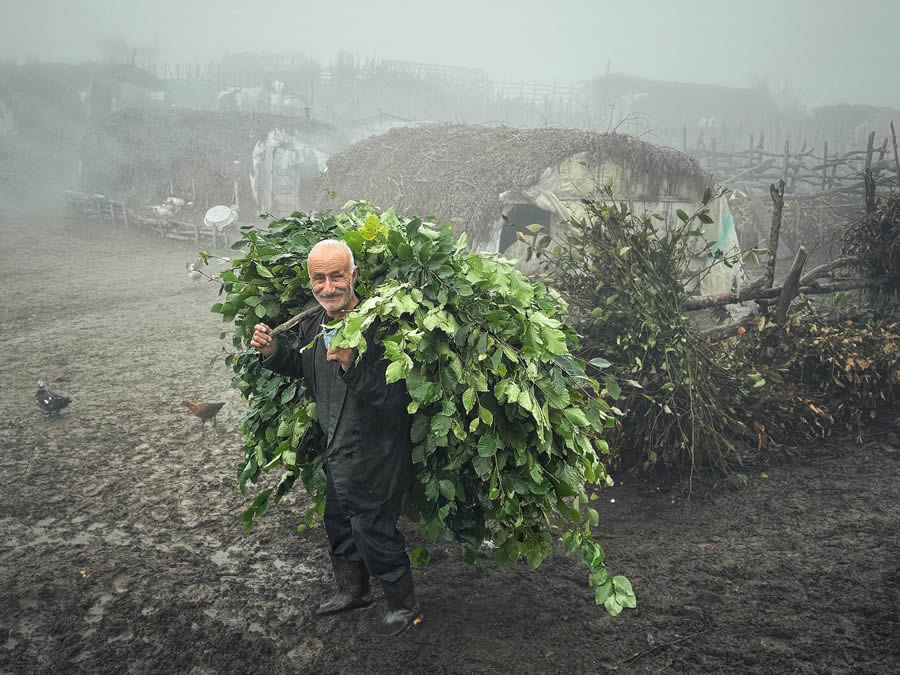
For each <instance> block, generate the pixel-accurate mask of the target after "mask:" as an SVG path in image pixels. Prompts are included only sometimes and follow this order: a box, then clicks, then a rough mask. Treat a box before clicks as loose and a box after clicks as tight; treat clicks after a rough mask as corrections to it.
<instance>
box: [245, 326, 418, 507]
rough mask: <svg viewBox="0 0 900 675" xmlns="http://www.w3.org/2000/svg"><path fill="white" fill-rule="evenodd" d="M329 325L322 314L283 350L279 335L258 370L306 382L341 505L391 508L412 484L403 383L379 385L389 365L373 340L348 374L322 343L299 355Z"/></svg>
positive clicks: (408, 422) (409, 443) (326, 459)
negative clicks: (271, 352)
mask: <svg viewBox="0 0 900 675" xmlns="http://www.w3.org/2000/svg"><path fill="white" fill-rule="evenodd" d="M327 321H329V319H328V317H327V316H326V315H325V310H324V309H322V311H321V312H318V313H317V314H315V315H313V316H311V317H310V318H309V319H306V320H305V321H302V322H301V323H300V324H299V326H298V337H297V340H296V341H295V343H294V345H293V346H291V347H288V346H286V345H285V342H286V340H284V339H283V338H284V336H282V339H280V340H279V341H278V347H277V350H276V351H275V353H274V354H272V356H270V357H269V358H267V359H263V360H262V365H263V367H265V368H267V369H269V370H272V371H274V372H276V373H279V374H280V375H285V376H288V377H296V378H301V377H302V378H303V380H304V381H305V382H306V384H307V387H308V388H309V390H310V393H311V394H312V396H313V398H314V400H315V402H316V412H317V415H318V418H319V425H320V426H321V427H322V431H323V432H324V433H325V438H326V443H327V446H326V448H325V465H326V471H327V472H328V474H329V475H330V477H331V479H332V481H334V486H335V491H336V493H337V495H338V499H340V501H341V506H342V507H343V508H344V510H345V512H346V513H347V514H348V515H353V514H355V513H362V512H366V511H370V510H373V509H377V508H380V507H381V506H382V505H384V504H386V503H387V502H389V501H394V502H395V503H396V501H397V500H399V499H400V498H401V497H402V495H403V493H404V492H405V491H406V490H407V488H408V486H409V482H410V480H411V477H412V459H411V453H412V443H411V442H410V438H409V432H410V425H411V421H412V416H411V415H410V414H409V413H408V412H407V406H408V404H409V396H408V394H407V391H406V383H405V382H404V381H402V380H401V381H399V382H394V383H393V384H386V383H385V370H386V369H387V366H388V362H387V361H386V360H385V359H384V358H383V357H384V348H383V347H381V345H377V344H375V342H374V340H371V339H367V349H366V352H365V354H364V355H363V357H362V359H360V361H359V363H356V364H354V365H352V366H351V367H350V369H349V370H347V372H346V373H345V372H343V370H342V369H341V366H340V364H339V363H338V362H337V361H328V360H327V359H326V358H325V356H326V352H327V349H326V348H325V344H324V341H323V340H322V338H321V337H319V338H317V339H316V341H315V344H314V346H312V347H310V348H309V349H307V350H306V351H304V352H303V353H300V349H301V348H303V347H305V346H306V345H307V344H309V343H310V341H312V340H313V338H315V337H316V335H317V334H318V333H319V332H321V326H322V324H323V323H326V322H327ZM367 338H368V336H367Z"/></svg>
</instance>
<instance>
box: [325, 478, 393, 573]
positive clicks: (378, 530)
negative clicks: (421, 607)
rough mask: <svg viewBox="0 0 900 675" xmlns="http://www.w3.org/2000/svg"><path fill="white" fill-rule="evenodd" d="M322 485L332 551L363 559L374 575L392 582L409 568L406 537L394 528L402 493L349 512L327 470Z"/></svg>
mask: <svg viewBox="0 0 900 675" xmlns="http://www.w3.org/2000/svg"><path fill="white" fill-rule="evenodd" d="M327 476H328V481H327V484H326V487H325V514H324V516H323V520H324V521H325V533H326V534H327V535H328V543H329V544H330V546H331V555H332V556H334V557H337V558H343V559H345V560H354V561H357V560H362V561H364V562H365V563H366V567H367V568H368V570H369V574H370V575H372V576H373V577H375V578H377V579H380V580H381V581H386V582H388V583H394V582H396V581H397V580H398V579H400V577H402V576H403V574H404V572H406V570H407V569H408V568H409V557H408V556H407V555H406V539H405V538H404V537H403V533H402V532H400V530H398V529H397V519H398V518H399V517H400V507H401V504H402V495H401V496H400V497H398V498H397V499H395V500H392V501H391V502H388V503H387V504H385V505H383V506H382V507H381V508H379V509H376V510H374V511H365V512H362V513H354V514H353V515H348V514H347V512H346V511H345V509H344V507H343V506H342V505H341V500H340V498H339V497H338V495H337V491H336V490H335V488H334V483H333V482H332V480H331V475H330V473H328V474H327Z"/></svg>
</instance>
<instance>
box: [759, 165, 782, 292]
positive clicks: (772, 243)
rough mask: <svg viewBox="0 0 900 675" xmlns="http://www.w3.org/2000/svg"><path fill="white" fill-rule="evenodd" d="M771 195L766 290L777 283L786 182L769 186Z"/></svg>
mask: <svg viewBox="0 0 900 675" xmlns="http://www.w3.org/2000/svg"><path fill="white" fill-rule="evenodd" d="M769 194H770V195H771V196H772V203H773V204H774V208H773V209H772V227H771V229H770V230H769V259H768V260H767V261H766V275H765V278H766V281H765V283H764V285H763V286H764V288H772V284H773V283H775V258H776V255H777V253H778V238H779V236H781V215H782V213H783V211H784V180H780V181H778V187H776V186H775V184H774V183H773V184H771V185H770V186H769Z"/></svg>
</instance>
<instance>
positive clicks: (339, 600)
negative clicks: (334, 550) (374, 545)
mask: <svg viewBox="0 0 900 675" xmlns="http://www.w3.org/2000/svg"><path fill="white" fill-rule="evenodd" d="M331 568H332V569H333V570H334V581H335V583H336V584H337V593H336V594H335V596H334V597H333V598H331V600H329V601H328V602H325V603H323V604H321V605H319V607H318V608H317V609H316V616H328V615H330V614H339V613H340V612H349V611H350V610H351V609H364V608H366V607H369V606H370V605H371V604H372V598H371V597H369V571H368V570H367V569H366V564H365V563H364V562H363V561H362V560H359V561H357V560H345V559H343V558H332V559H331Z"/></svg>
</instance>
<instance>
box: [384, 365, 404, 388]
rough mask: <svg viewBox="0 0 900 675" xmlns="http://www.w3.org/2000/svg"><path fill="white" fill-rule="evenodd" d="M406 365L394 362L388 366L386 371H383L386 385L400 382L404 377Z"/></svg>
mask: <svg viewBox="0 0 900 675" xmlns="http://www.w3.org/2000/svg"><path fill="white" fill-rule="evenodd" d="M405 366H406V364H405V363H404V362H402V361H394V362H393V363H391V364H389V365H388V367H387V370H386V371H385V374H384V376H385V380H386V382H387V383H388V384H391V383H392V382H397V381H398V380H402V379H403V378H405V377H406V368H405Z"/></svg>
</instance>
